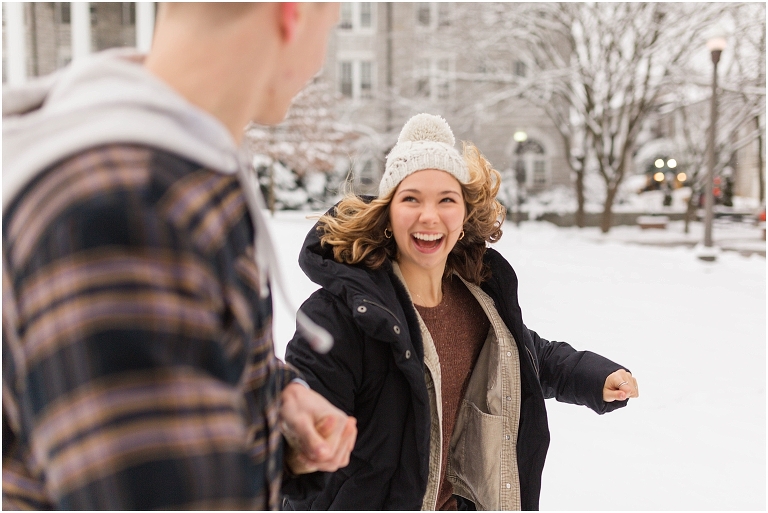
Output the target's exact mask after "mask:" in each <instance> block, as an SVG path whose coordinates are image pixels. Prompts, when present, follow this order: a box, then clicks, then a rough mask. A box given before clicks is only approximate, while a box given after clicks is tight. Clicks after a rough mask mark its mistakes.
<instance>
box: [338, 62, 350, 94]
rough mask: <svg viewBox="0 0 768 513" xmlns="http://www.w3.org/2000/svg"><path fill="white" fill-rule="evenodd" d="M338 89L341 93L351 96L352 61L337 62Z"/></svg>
mask: <svg viewBox="0 0 768 513" xmlns="http://www.w3.org/2000/svg"><path fill="white" fill-rule="evenodd" d="M339 86H340V87H339V89H340V91H341V94H342V95H344V96H346V97H348V98H352V94H353V93H352V62H351V61H344V62H340V63H339Z"/></svg>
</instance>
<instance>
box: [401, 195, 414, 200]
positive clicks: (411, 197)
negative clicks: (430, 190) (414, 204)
mask: <svg viewBox="0 0 768 513" xmlns="http://www.w3.org/2000/svg"><path fill="white" fill-rule="evenodd" d="M403 201H416V198H414V197H413V196H406V197H405V198H403Z"/></svg>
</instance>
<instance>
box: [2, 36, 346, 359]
mask: <svg viewBox="0 0 768 513" xmlns="http://www.w3.org/2000/svg"><path fill="white" fill-rule="evenodd" d="M142 61H143V55H140V54H138V53H137V52H136V51H135V50H133V49H115V50H107V51H105V52H101V53H97V54H94V55H91V56H89V57H88V58H84V59H82V60H79V61H77V62H75V63H73V64H72V65H70V66H68V67H66V68H64V69H62V70H60V71H58V72H56V73H54V74H52V75H48V76H46V77H42V78H39V79H36V80H33V81H31V82H30V83H29V84H26V85H24V86H20V87H5V88H3V213H5V209H6V208H7V206H8V205H10V203H11V201H12V200H13V198H14V197H15V196H16V194H18V193H19V191H21V190H22V189H23V188H24V186H25V185H27V184H28V183H29V182H30V181H31V180H32V179H33V178H35V176H37V174H38V173H40V172H41V171H43V170H45V169H46V168H48V167H50V166H51V165H53V164H55V163H56V162H58V161H60V160H62V159H65V158H67V157H69V156H72V155H74V154H76V153H79V152H81V151H84V150H87V149H89V148H93V147H95V146H99V145H102V144H107V143H115V142H118V143H128V144H141V145H145V146H150V147H153V148H157V149H160V150H165V151H168V152H171V153H174V154H177V155H179V156H181V157H184V158H186V159H188V160H191V161H194V162H197V163H199V164H200V165H202V166H204V167H206V168H207V169H210V170H212V171H216V172H219V173H224V174H237V176H238V179H239V181H240V184H241V186H242V189H243V192H244V194H245V197H246V200H247V203H248V207H249V210H250V213H251V216H252V218H253V224H254V226H255V227H256V234H257V236H256V237H257V240H256V241H255V245H256V252H255V253H256V263H257V264H258V266H259V269H260V270H261V272H263V273H268V274H269V278H270V279H271V281H272V282H273V283H274V284H276V285H277V287H278V288H279V289H281V290H280V292H281V294H280V296H281V297H282V298H283V299H284V300H285V301H286V302H288V303H289V304H288V306H289V309H290V310H292V311H297V310H296V309H295V308H294V307H293V306H292V305H290V302H289V300H288V296H287V294H286V293H285V290H286V289H285V286H284V284H283V282H282V277H281V275H280V273H279V271H278V263H277V258H276V256H275V254H274V247H273V244H272V241H271V240H270V238H269V230H268V228H267V225H266V222H265V220H264V217H263V214H262V209H263V206H264V201H263V199H262V197H261V193H260V192H259V190H258V186H257V182H256V177H255V174H254V173H253V172H252V171H251V169H250V166H249V165H248V164H247V160H246V159H245V155H244V153H243V152H242V151H241V150H240V148H238V146H237V145H236V143H235V140H234V139H233V138H232V135H231V134H230V133H229V131H228V130H227V128H226V127H225V126H224V125H223V124H222V123H221V122H220V121H219V120H218V119H217V118H215V117H214V116H212V115H210V114H209V113H207V112H205V111H203V110H201V109H199V108H198V107H196V106H194V105H192V104H191V103H189V102H188V101H186V100H185V99H184V98H183V97H181V96H180V95H179V94H178V93H176V92H175V91H174V90H173V89H171V88H170V87H169V86H168V85H166V84H165V83H164V82H163V81H161V80H160V79H159V78H157V77H156V76H154V75H153V74H151V73H150V72H149V71H147V70H146V69H145V68H144V67H143V66H142V65H141V63H142ZM264 278H266V276H265V277H264ZM267 282H268V280H267V279H262V280H261V283H264V284H266V283H267ZM262 292H263V293H266V289H265V290H263V291H262ZM297 321H298V323H299V325H300V327H301V328H303V329H304V331H305V332H306V334H307V338H308V339H310V340H312V341H313V346H314V347H316V349H318V350H322V351H327V350H328V349H330V345H331V344H332V340H331V339H330V336H329V335H328V334H327V333H325V332H324V330H322V329H321V328H319V327H317V326H315V325H314V323H312V322H311V321H309V319H307V318H306V316H304V315H303V314H301V313H300V312H299V314H298V318H297Z"/></svg>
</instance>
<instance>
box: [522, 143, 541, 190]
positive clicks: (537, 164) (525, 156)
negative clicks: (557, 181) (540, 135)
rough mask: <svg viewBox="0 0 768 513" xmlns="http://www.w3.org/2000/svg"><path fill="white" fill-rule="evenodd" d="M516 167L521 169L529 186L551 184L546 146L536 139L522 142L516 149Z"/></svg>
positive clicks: (539, 187)
mask: <svg viewBox="0 0 768 513" xmlns="http://www.w3.org/2000/svg"><path fill="white" fill-rule="evenodd" d="M515 158H516V161H517V162H516V164H515V166H516V169H519V170H520V172H521V176H522V177H524V182H525V185H526V186H527V187H530V188H532V189H543V188H545V187H546V186H547V185H548V184H549V177H548V176H547V157H546V152H545V151H544V147H543V146H542V145H541V143H539V142H538V141H536V140H535V139H528V140H527V141H524V142H521V143H519V144H518V145H517V148H516V149H515Z"/></svg>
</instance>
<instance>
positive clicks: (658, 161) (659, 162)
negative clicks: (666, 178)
mask: <svg viewBox="0 0 768 513" xmlns="http://www.w3.org/2000/svg"><path fill="white" fill-rule="evenodd" d="M653 165H654V166H656V167H657V168H659V169H661V168H662V167H664V160H663V159H656V162H654V163H653ZM659 181H661V180H659Z"/></svg>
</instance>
